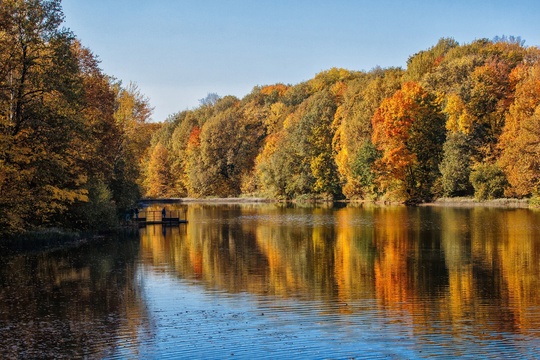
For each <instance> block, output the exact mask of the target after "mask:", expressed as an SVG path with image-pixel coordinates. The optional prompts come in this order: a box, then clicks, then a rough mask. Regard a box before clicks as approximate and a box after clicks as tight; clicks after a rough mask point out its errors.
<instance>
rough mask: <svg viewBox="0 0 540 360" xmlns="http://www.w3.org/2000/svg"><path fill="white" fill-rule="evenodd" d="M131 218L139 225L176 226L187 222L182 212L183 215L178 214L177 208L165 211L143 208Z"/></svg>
mask: <svg viewBox="0 0 540 360" xmlns="http://www.w3.org/2000/svg"><path fill="white" fill-rule="evenodd" d="M133 220H134V221H135V222H136V223H137V224H138V225H139V226H146V225H156V224H157V225H165V226H178V225H180V224H187V218H186V216H185V213H184V217H183V218H182V217H181V216H180V211H179V210H171V211H165V212H163V210H143V211H140V212H139V213H138V214H135V216H134V218H133Z"/></svg>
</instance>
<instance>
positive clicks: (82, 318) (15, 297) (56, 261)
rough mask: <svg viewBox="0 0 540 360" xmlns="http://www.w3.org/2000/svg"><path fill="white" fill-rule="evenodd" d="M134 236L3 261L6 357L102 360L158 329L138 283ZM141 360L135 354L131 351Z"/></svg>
mask: <svg viewBox="0 0 540 360" xmlns="http://www.w3.org/2000/svg"><path fill="white" fill-rule="evenodd" d="M136 240H137V239H136V238H133V236H128V237H127V238H120V237H118V238H115V239H105V240H103V241H98V242H93V243H89V244H85V245H82V246H79V247H77V248H68V249H62V250H56V251H48V252H41V253H37V254H21V255H16V256H10V257H1V256H0V329H1V332H2V336H0V354H2V357H5V358H26V359H38V358H39V359H47V358H84V357H87V356H89V355H92V357H96V358H102V357H106V356H109V355H111V354H113V353H114V352H115V351H116V349H115V346H116V345H115V342H113V341H111V340H112V339H115V341H116V344H118V345H122V347H123V348H124V349H126V351H129V349H130V347H129V346H126V344H130V343H132V344H134V343H137V342H140V341H141V340H144V339H145V337H151V335H152V332H153V329H152V325H151V321H149V317H148V314H147V313H146V307H145V306H144V304H143V300H142V299H143V297H142V295H141V284H140V283H139V281H138V280H137V279H138V278H137V274H136V273H137V258H138V253H139V244H138V242H137V241H136ZM125 355H126V357H131V358H133V357H136V354H129V353H126V354H125Z"/></svg>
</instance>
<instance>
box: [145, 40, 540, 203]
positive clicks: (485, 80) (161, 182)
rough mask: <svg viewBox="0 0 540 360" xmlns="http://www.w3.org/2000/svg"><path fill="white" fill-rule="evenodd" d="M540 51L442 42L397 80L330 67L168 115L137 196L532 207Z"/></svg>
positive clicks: (538, 180)
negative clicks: (518, 201) (467, 201)
mask: <svg viewBox="0 0 540 360" xmlns="http://www.w3.org/2000/svg"><path fill="white" fill-rule="evenodd" d="M539 60H540V49H539V48H538V47H526V46H524V42H523V41H522V40H521V39H520V38H515V37H505V36H503V37H500V38H499V37H497V38H495V39H493V40H488V39H481V40H476V41H473V42H472V43H470V44H463V45H460V44H458V43H457V42H456V41H454V40H453V39H441V40H440V41H439V42H438V43H437V44H436V45H434V46H433V47H431V48H429V49H427V50H425V51H421V52H419V53H416V54H414V55H412V56H411V57H410V58H409V60H408V62H407V68H406V69H405V70H403V69H401V68H389V69H381V68H376V69H373V70H371V71H368V72H364V71H350V70H345V69H337V68H334V69H330V70H328V71H323V72H321V73H319V74H317V75H316V76H315V77H314V78H313V79H310V80H308V81H305V82H303V83H300V84H297V85H284V84H275V85H269V86H257V87H255V88H254V89H253V91H252V92H251V93H250V94H248V95H246V96H245V97H244V98H242V99H238V98H236V97H233V96H225V97H223V98H220V97H219V96H217V95H216V94H210V95H209V96H208V97H207V98H205V99H202V100H201V104H200V106H199V107H198V108H196V109H193V110H188V111H183V112H180V113H178V114H175V115H174V116H171V117H170V118H169V119H168V120H167V121H166V122H165V123H163V125H162V127H161V128H160V129H159V130H158V131H156V132H155V133H154V135H153V137H152V140H151V146H150V149H149V152H148V157H147V158H146V159H145V161H144V162H143V164H142V166H143V173H144V180H143V183H142V185H143V187H144V192H145V194H146V195H147V196H149V197H186V196H187V197H213V196H218V197H231V196H233V197H234V196H263V197H269V198H279V199H295V198H299V197H308V198H324V199H368V200H385V201H398V202H404V203H418V202H423V201H430V200H433V199H435V198H438V197H456V196H475V197H476V198H478V199H491V198H497V197H503V196H506V197H516V198H523V197H533V198H535V197H538V192H539V184H540V106H539V105H540V61H539Z"/></svg>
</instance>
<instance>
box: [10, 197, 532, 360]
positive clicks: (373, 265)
mask: <svg viewBox="0 0 540 360" xmlns="http://www.w3.org/2000/svg"><path fill="white" fill-rule="evenodd" d="M166 206H167V207H168V208H170V209H172V208H176V207H180V208H182V209H186V210H187V216H188V220H189V223H188V224H184V225H180V226H179V227H173V228H163V227H162V226H161V225H153V226H149V227H148V228H145V229H141V231H140V233H139V234H138V235H136V236H132V237H129V236H125V237H121V238H111V239H106V240H103V241H99V242H95V243H88V244H83V245H81V246H80V247H77V248H70V249H64V250H56V251H49V252H43V253H33V254H27V255H9V256H7V255H4V256H2V255H0V358H23V359H26V358H81V357H85V358H108V359H124V358H130V359H131V358H144V359H148V358H159V359H162V358H189V359H192V358H204V359H207V358H258V357H266V358H384V359H410V358H432V357H439V358H455V357H458V356H459V357H465V358H466V357H468V358H475V359H477V358H483V359H486V358H493V359H500V358H540V212H535V211H532V210H527V209H495V208H462V209H460V208H406V207H371V206H369V207H354V206H344V207H340V208H332V207H316V208H313V207H311V208H300V207H284V206H280V205H275V204H234V205H225V204H222V205H210V204H205V205H198V204H190V205H188V206H184V207H182V206H180V205H174V204H167V205H166ZM157 208H161V207H159V206H158V207H157Z"/></svg>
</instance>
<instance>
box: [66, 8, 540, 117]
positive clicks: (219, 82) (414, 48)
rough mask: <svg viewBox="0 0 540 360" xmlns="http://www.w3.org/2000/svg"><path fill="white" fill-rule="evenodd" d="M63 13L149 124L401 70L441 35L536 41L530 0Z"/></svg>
mask: <svg viewBox="0 0 540 360" xmlns="http://www.w3.org/2000/svg"><path fill="white" fill-rule="evenodd" d="M63 9H64V14H65V17H66V23H65V26H67V27H68V28H70V29H71V30H72V31H73V32H74V33H75V35H77V37H78V38H79V39H81V41H82V43H83V45H84V46H86V47H88V48H90V50H92V52H93V53H94V54H96V55H97V56H98V57H99V59H100V60H101V67H102V69H103V70H104V72H105V73H106V74H108V75H112V76H114V77H116V78H117V79H119V80H121V81H122V82H123V83H124V84H126V85H127V84H128V83H129V82H130V81H132V82H134V83H136V84H137V85H138V86H139V88H140V90H141V92H142V93H143V94H145V95H146V96H148V97H149V99H150V103H151V105H152V106H153V107H154V108H155V110H154V116H153V119H154V120H155V121H163V120H165V119H166V118H167V116H168V115H171V114H174V113H176V112H179V111H182V110H186V109H191V108H194V107H196V106H198V105H199V102H198V100H199V99H202V98H204V97H205V96H206V95H207V94H208V93H211V92H214V93H217V94H219V95H220V96H225V95H236V96H238V97H239V98H242V97H243V96H245V95H246V94H248V93H249V92H251V90H252V89H253V87H254V86H257V85H269V84H275V83H279V82H281V83H285V84H297V83H299V82H302V81H304V80H309V79H311V78H313V77H314V75H315V74H317V73H318V72H321V71H323V70H328V69H330V68H332V67H342V68H346V69H349V70H366V71H367V70H370V69H372V68H374V67H376V66H381V67H389V66H399V67H403V68H405V66H406V62H407V59H408V57H409V56H410V55H413V54H414V53H416V52H418V51H420V50H425V49H428V48H429V47H431V46H433V45H435V44H436V43H437V41H438V40H439V39H440V38H442V37H452V38H454V39H455V40H456V41H458V42H459V43H460V44H464V43H470V42H471V41H474V40H475V39H480V38H489V39H492V38H493V37H495V36H497V35H499V36H502V35H514V36H521V38H522V39H523V40H525V41H526V43H525V45H528V46H539V45H540V0H513V1H510V0H507V1H499V0H494V1H489V0H486V1H480V0H453V1H443V0H413V1H405V0H401V1H399V0H394V1H386V0H371V1H363V0H356V1H354V0H324V1H323V0H63Z"/></svg>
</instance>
